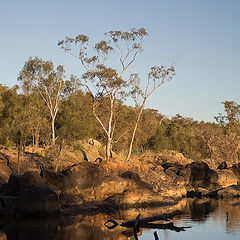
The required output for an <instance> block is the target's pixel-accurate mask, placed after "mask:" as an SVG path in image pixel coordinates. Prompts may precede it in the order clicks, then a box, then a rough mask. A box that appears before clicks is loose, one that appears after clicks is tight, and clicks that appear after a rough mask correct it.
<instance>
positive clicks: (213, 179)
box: [179, 162, 218, 188]
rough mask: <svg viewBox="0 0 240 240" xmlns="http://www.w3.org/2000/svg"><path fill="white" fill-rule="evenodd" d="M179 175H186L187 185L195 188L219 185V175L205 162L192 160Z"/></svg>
mask: <svg viewBox="0 0 240 240" xmlns="http://www.w3.org/2000/svg"><path fill="white" fill-rule="evenodd" d="M179 175H180V176H182V177H184V181H185V183H186V185H189V186H192V187H194V188H197V187H203V188H216V187H218V175H217V173H216V172H215V171H213V170H212V169H210V168H209V166H208V165H207V164H206V163H204V162H192V163H191V164H188V165H186V166H185V168H183V169H182V170H181V171H180V172H179Z"/></svg>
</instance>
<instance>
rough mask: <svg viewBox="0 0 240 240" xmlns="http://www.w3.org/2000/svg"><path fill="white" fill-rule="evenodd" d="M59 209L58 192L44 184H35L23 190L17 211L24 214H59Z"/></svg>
mask: <svg viewBox="0 0 240 240" xmlns="http://www.w3.org/2000/svg"><path fill="white" fill-rule="evenodd" d="M59 211H60V205H59V201H58V196H57V194H56V193H55V192H54V191H52V190H51V189H50V188H48V187H46V186H42V185H34V186H32V187H30V188H27V189H25V190H23V191H21V193H20V195H19V200H18V203H17V206H16V212H17V213H20V214H23V215H46V214H57V213H59Z"/></svg>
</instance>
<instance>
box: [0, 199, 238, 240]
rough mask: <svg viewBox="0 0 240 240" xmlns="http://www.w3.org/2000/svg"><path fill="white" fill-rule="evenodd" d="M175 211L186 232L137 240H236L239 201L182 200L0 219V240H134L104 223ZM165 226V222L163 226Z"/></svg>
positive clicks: (146, 234) (147, 234) (147, 232)
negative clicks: (168, 204) (109, 210)
mask: <svg viewBox="0 0 240 240" xmlns="http://www.w3.org/2000/svg"><path fill="white" fill-rule="evenodd" d="M176 209H180V210H183V211H184V212H185V214H183V215H180V216H178V217H175V218H174V219H173V223H174V225H175V226H177V227H191V228H186V229H185V231H181V232H174V231H171V230H160V229H140V232H139V233H138V239H139V240H154V239H155V238H154V235H153V233H154V231H156V232H157V235H158V237H159V239H161V240H179V239H180V240H181V239H184V240H200V239H201V240H202V239H209V240H211V239H217V240H230V239H231V240H237V239H238V240H239V239H240V200H229V201H216V200H209V199H204V200H200V199H198V200H197V199H195V200H194V199H184V200H182V201H181V202H180V203H179V204H178V205H177V206H171V207H166V206H165V207H155V208H145V209H130V210H125V211H121V212H118V213H114V214H111V215H107V214H97V215H92V216H89V215H77V216H63V217H60V218H47V219H2V218H1V217H0V240H15V239H17V240H40V239H41V240H78V239H80V240H125V239H126V240H127V239H128V240H134V239H136V238H135V237H134V236H133V233H132V229H129V228H124V227H120V226H117V227H115V228H114V229H111V230H109V229H107V228H106V227H105V226H104V223H105V222H106V221H107V220H109V219H114V220H115V221H116V222H118V223H119V224H120V223H122V222H125V221H128V220H132V219H135V218H136V216H137V215H138V214H139V213H140V214H141V217H149V216H155V215H160V214H163V213H165V212H171V211H174V210H176ZM163 223H164V222H163Z"/></svg>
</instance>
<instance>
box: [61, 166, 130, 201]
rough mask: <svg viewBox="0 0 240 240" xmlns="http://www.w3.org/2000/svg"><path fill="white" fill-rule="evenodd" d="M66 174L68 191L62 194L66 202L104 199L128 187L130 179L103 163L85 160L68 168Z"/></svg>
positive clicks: (62, 198)
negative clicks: (102, 164) (120, 175)
mask: <svg viewBox="0 0 240 240" xmlns="http://www.w3.org/2000/svg"><path fill="white" fill-rule="evenodd" d="M64 175H65V176H66V177H67V179H68V182H69V189H68V191H67V192H63V193H61V194H60V199H61V201H63V202H64V203H65V204H68V205H72V204H78V205H79V204H82V203H85V202H91V201H102V200H104V199H106V198H107V197H109V196H111V195H115V194H119V193H122V192H123V191H124V190H126V189H128V185H129V181H127V180H125V179H123V178H121V177H119V176H117V175H116V174H114V173H113V172H112V171H111V170H108V169H106V168H104V167H102V166H101V165H100V166H99V165H98V164H94V163H90V162H83V163H79V164H77V165H75V166H73V167H71V168H68V169H67V170H66V171H65V172H64Z"/></svg>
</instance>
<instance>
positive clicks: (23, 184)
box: [7, 171, 45, 196]
mask: <svg viewBox="0 0 240 240" xmlns="http://www.w3.org/2000/svg"><path fill="white" fill-rule="evenodd" d="M36 184H37V185H45V181H44V180H43V179H42V177H41V176H40V175H39V174H38V173H37V172H34V171H28V172H25V173H24V174H23V175H17V174H12V175H11V176H10V178H9V180H8V185H7V194H8V195H9V196H19V194H20V193H21V191H23V190H25V189H27V188H29V187H31V186H32V185H36Z"/></svg>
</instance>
